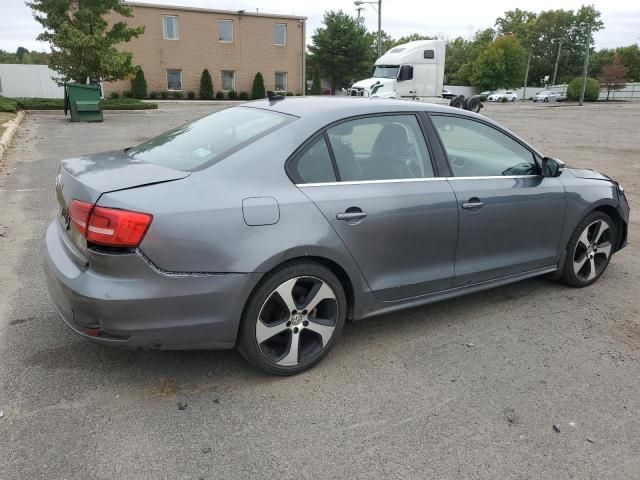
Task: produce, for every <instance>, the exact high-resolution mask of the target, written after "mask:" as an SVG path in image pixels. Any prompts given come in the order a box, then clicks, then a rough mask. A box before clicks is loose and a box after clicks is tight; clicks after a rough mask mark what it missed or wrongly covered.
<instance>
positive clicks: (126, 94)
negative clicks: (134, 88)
mask: <svg viewBox="0 0 640 480" xmlns="http://www.w3.org/2000/svg"><path fill="white" fill-rule="evenodd" d="M122 96H123V97H124V98H131V91H129V90H125V91H124V92H122Z"/></svg>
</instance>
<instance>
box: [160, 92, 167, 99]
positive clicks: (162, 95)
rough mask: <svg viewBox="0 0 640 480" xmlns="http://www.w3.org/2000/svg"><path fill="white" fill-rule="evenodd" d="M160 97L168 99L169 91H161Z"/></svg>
mask: <svg viewBox="0 0 640 480" xmlns="http://www.w3.org/2000/svg"><path fill="white" fill-rule="evenodd" d="M160 98H162V99H163V100H166V99H167V98H169V92H160Z"/></svg>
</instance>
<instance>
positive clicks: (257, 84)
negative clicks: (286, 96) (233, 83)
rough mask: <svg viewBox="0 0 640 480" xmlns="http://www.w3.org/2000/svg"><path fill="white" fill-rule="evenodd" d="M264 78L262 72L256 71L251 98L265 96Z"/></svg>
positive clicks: (255, 98)
mask: <svg viewBox="0 0 640 480" xmlns="http://www.w3.org/2000/svg"><path fill="white" fill-rule="evenodd" d="M264 96H265V91H264V78H263V77H262V74H261V73H260V72H258V73H256V76H255V77H253V85H252V86H251V98H253V99H254V100H257V99H259V98H264Z"/></svg>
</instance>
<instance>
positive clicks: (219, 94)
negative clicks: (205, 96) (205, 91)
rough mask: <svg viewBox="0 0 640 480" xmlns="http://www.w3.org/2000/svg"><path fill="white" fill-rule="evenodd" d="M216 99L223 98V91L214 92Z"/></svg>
mask: <svg viewBox="0 0 640 480" xmlns="http://www.w3.org/2000/svg"><path fill="white" fill-rule="evenodd" d="M216 100H224V92H221V91H218V92H217V93H216Z"/></svg>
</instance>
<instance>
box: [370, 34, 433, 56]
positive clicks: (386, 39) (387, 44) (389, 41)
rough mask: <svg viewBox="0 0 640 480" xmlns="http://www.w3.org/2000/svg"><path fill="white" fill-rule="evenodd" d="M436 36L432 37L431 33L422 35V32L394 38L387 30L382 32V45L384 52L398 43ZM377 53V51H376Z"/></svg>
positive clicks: (431, 38) (430, 38) (429, 38)
mask: <svg viewBox="0 0 640 480" xmlns="http://www.w3.org/2000/svg"><path fill="white" fill-rule="evenodd" d="M435 39H436V37H431V36H429V35H422V34H421V33H411V34H409V35H405V36H404V37H400V38H395V39H394V38H392V37H391V36H389V35H388V34H387V33H386V32H382V47H383V51H382V52H383V53H384V52H388V51H389V50H391V49H392V48H393V47H397V46H398V45H403V44H405V43H409V42H416V41H418V40H435ZM376 53H377V51H376Z"/></svg>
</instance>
